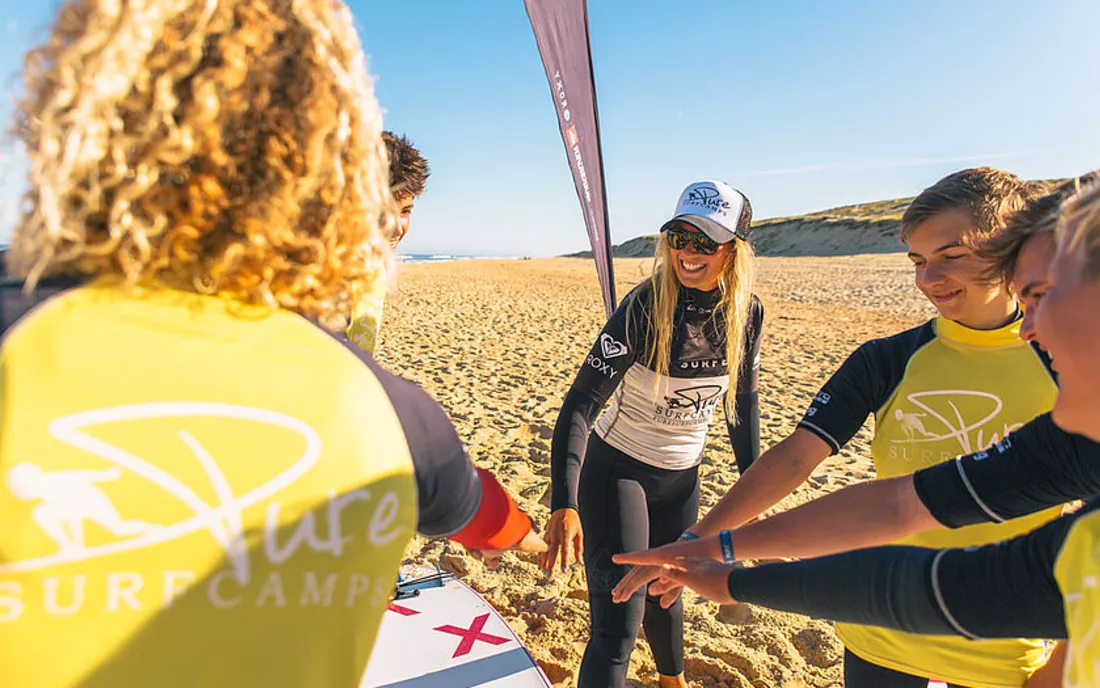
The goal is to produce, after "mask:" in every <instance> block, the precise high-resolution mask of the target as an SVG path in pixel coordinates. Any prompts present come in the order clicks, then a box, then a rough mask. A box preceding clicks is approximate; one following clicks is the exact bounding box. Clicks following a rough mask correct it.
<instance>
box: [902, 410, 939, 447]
mask: <svg viewBox="0 0 1100 688" xmlns="http://www.w3.org/2000/svg"><path fill="white" fill-rule="evenodd" d="M927 415H928V414H926V413H905V412H904V411H902V410H901V409H897V410H895V411H894V418H896V419H897V421H898V424H899V425H901V429H902V431H903V432H904V433H905V438H906V439H908V440H909V441H912V440H914V439H916V436H917V433H920V436H921V437H934V436H935V435H933V434H932V433H930V432H928V431H927V430H925V429H924V423H923V422H921V418H924V417H925V416H927Z"/></svg>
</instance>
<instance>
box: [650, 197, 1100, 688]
mask: <svg viewBox="0 0 1100 688" xmlns="http://www.w3.org/2000/svg"><path fill="white" fill-rule="evenodd" d="M1057 234H1058V237H1057V244H1056V248H1055V252H1054V255H1053V258H1052V260H1051V261H1050V262H1049V267H1048V270H1047V277H1046V280H1045V287H1044V295H1043V297H1042V298H1041V299H1040V300H1039V301H1038V302H1037V304H1036V307H1035V309H1034V310H1035V316H1034V328H1035V329H1034V332H1035V336H1036V338H1037V340H1038V341H1039V342H1040V343H1041V344H1042V346H1043V347H1044V348H1045V349H1046V350H1047V351H1049V352H1050V355H1051V358H1052V360H1053V362H1054V367H1055V369H1056V371H1057V372H1058V374H1059V381H1060V387H1059V392H1058V398H1057V400H1056V401H1055V403H1054V407H1053V409H1052V411H1051V414H1050V417H1051V418H1052V419H1053V422H1054V424H1055V425H1056V426H1057V429H1058V431H1059V432H1061V433H1063V438H1062V439H1060V440H1057V441H1055V442H1045V443H1042V444H1034V443H1031V446H1030V448H1029V449H1030V451H1031V452H1032V454H1033V456H1034V458H1035V459H1036V461H1037V462H1038V463H1039V470H1037V471H1035V475H1036V476H1037V478H1038V479H1039V480H1040V481H1045V482H1046V483H1047V488H1046V491H1049V490H1052V489H1053V490H1054V491H1060V492H1062V493H1065V492H1066V490H1067V487H1068V486H1069V485H1071V484H1072V483H1074V482H1076V481H1078V480H1080V484H1079V485H1078V493H1077V494H1078V495H1080V496H1089V497H1090V501H1089V502H1088V503H1087V504H1086V506H1085V508H1083V509H1081V510H1080V511H1077V512H1075V513H1072V514H1070V515H1067V516H1064V517H1062V518H1060V519H1058V520H1056V521H1053V522H1051V523H1049V524H1047V525H1045V526H1043V527H1041V528H1039V529H1037V530H1035V531H1033V532H1031V533H1028V534H1027V535H1023V536H1019V537H1016V538H1014V539H1011V540H1006V541H1003V542H998V543H995V544H991V545H986V546H983V547H966V548H955V549H946V550H934V549H926V548H920V547H898V546H894V547H878V548H873V549H864V550H856V551H852V552H848V553H844V554H837V555H833V556H825V557H820V558H817V559H807V560H805V561H800V562H792V563H784V564H769V565H764V566H759V567H756V568H752V569H735V568H734V567H732V566H729V565H723V564H720V563H718V562H716V561H714V560H713V559H695V558H678V559H676V560H675V561H673V562H670V563H669V564H666V565H665V566H664V567H663V568H662V569H661V571H660V574H661V576H662V578H663V579H664V581H667V582H668V583H670V584H677V585H679V586H687V587H690V588H692V589H693V590H696V591H698V592H699V593H701V594H702V595H703V596H704V597H706V598H708V599H711V600H714V601H717V602H719V603H731V602H732V601H733V600H740V601H746V602H752V603H755V604H761V605H765V606H769V607H772V608H775V609H782V610H785V611H792V612H797V613H801V614H810V615H813V616H816V617H821V618H826V619H835V620H838V621H846V622H851V623H860V624H867V625H875V626H881V627H884V628H893V629H899V630H904V631H906V632H910V633H927V634H935V635H937V636H944V635H956V636H960V637H963V638H968V639H971V640H979V639H982V638H1004V637H1012V636H1017V635H1039V636H1046V637H1052V638H1068V640H1069V643H1068V646H1069V647H1068V650H1067V652H1066V658H1065V662H1064V667H1063V672H1062V685H1063V686H1065V688H1082V687H1084V686H1096V685H1100V632H1098V628H1097V623H1098V621H1097V609H1100V585H1098V584H1097V581H1098V580H1100V498H1098V497H1097V496H1096V495H1097V491H1096V486H1095V480H1094V479H1093V478H1094V476H1095V473H1096V470H1097V469H1096V467H1095V465H1092V466H1089V465H1088V463H1089V462H1088V461H1083V460H1077V459H1074V460H1067V461H1066V462H1065V463H1064V464H1061V466H1059V464H1058V463H1057V461H1056V459H1055V458H1054V457H1051V456H1049V454H1051V453H1053V454H1059V453H1061V452H1066V451H1070V452H1072V451H1074V447H1073V445H1074V444H1076V445H1077V447H1078V448H1080V447H1081V446H1088V445H1089V444H1090V443H1091V446H1093V447H1095V446H1096V444H1097V442H1100V422H1098V419H1100V359H1098V358H1097V356H1096V354H1095V349H1096V341H1097V337H1100V185H1093V186H1092V187H1091V188H1089V189H1088V190H1086V191H1082V192H1080V193H1079V194H1078V195H1076V196H1074V197H1072V198H1070V199H1069V200H1068V201H1067V203H1066V204H1065V205H1064V207H1063V209H1062V212H1061V216H1060V219H1059V225H1058V230H1057ZM1045 434H1046V437H1047V439H1048V440H1049V439H1052V438H1054V437H1055V435H1052V434H1051V433H1050V432H1046V433H1045ZM1071 438H1074V439H1073V441H1068V440H1070V439H1071ZM1011 441H1012V443H1015V439H1012V440H1011ZM1082 443H1084V444H1082ZM1006 444H1007V443H1005V442H1002V443H1000V444H998V446H997V449H996V451H995V452H990V455H989V456H986V457H984V458H983V459H981V460H982V461H984V462H987V463H994V464H995V463H998V462H1000V458H999V457H998V456H997V454H1001V455H1003V454H1004V453H1005V452H1008V451H1010V450H1009V448H1008V447H1007V446H1005V445H1006ZM1067 458H1068V457H1067ZM1088 458H1089V459H1091V463H1093V464H1095V463H1096V462H1097V461H1100V457H1098V456H1097V455H1096V453H1095V452H1091V454H1090V456H1089V457H1088ZM958 465H959V466H960V467H961V466H962V465H964V464H962V463H959V464H958ZM972 465H973V464H972ZM1010 467H1011V464H1010ZM1059 468H1061V470H1060V471H1059V470H1058V469H1059ZM1049 469H1055V471H1056V472H1058V474H1057V475H1052V476H1049V477H1048V476H1042V477H1040V473H1041V472H1042V471H1044V470H1049ZM996 473H997V471H996V470H989V469H983V470H981V471H977V472H973V477H975V478H978V479H979V480H978V481H977V482H976V483H975V484H974V485H973V487H974V488H975V489H974V490H973V492H972V494H971V497H977V495H979V494H981V495H983V496H991V497H993V498H994V504H993V506H996V507H1003V506H1004V505H1011V504H1012V502H1011V501H1010V500H1011V499H1012V498H1013V495H1012V493H1014V492H1015V493H1016V495H1015V503H1016V508H1019V507H1020V506H1022V505H1023V504H1025V503H1026V502H1032V503H1035V502H1036V501H1039V500H1041V499H1043V497H1042V496H1041V495H1042V494H1043V492H1044V490H1043V489H1042V488H1040V489H1038V490H1035V489H1034V488H1032V487H1030V486H1026V485H1024V484H1023V483H1022V481H1020V480H1018V479H1017V478H1018V477H1019V473H1014V474H1013V475H1011V476H1010V477H1009V481H1011V482H1015V483H1016V485H1015V487H1013V486H1012V485H1011V484H1006V481H1005V480H1004V479H999V480H998V479H997V477H996ZM1082 478H1083V479H1082ZM848 489H851V488H848ZM825 499H827V498H823V499H821V500H819V501H821V502H824V501H825ZM833 501H836V500H833ZM967 501H968V500H967V499H965V498H964V499H963V500H960V501H958V502H957V503H956V504H955V505H950V504H948V503H943V504H940V505H939V508H938V509H937V512H938V513H941V514H947V513H952V514H953V515H954V516H955V517H956V518H962V519H968V520H974V518H973V516H972V515H970V512H972V508H971V504H968V503H967ZM788 520H790V519H788ZM650 561H652V559H650ZM972 646H974V647H976V646H977V643H973V644H972Z"/></svg>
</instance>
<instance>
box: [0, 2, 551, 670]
mask: <svg viewBox="0 0 1100 688" xmlns="http://www.w3.org/2000/svg"><path fill="white" fill-rule="evenodd" d="M355 26H356V22H355V21H353V19H352V16H351V13H350V11H349V10H348V8H347V7H346V6H344V5H343V4H341V3H339V2H332V1H331V0H299V1H298V2H294V3H289V2H281V1H280V2H275V1H273V0H210V1H208V2H204V3H168V2H149V3H136V4H135V3H130V4H123V5H120V4H119V3H116V2H106V1H102V2H97V1H95V0H84V1H81V2H76V1H70V2H66V3H64V4H63V5H62V6H61V7H60V10H59V14H58V17H57V20H56V22H55V24H54V26H53V27H52V29H51V33H50V35H49V37H48V38H47V39H46V41H45V42H44V43H43V44H42V45H41V47H38V48H36V49H34V50H32V51H31V53H30V54H29V55H28V56H27V59H26V60H25V62H24V64H25V65H26V68H25V73H24V89H23V92H24V93H25V96H24V97H23V99H22V100H21V101H20V102H19V103H18V104H17V108H16V113H17V114H16V125H15V129H16V133H17V135H18V137H19V138H20V139H21V142H22V143H23V145H24V146H25V147H26V150H27V153H28V156H29V158H30V161H31V164H32V166H33V169H34V170H35V174H34V175H33V177H32V178H31V188H30V189H29V192H28V193H27V195H26V198H25V200H24V204H25V207H26V209H27V210H26V212H25V213H24V215H23V216H22V219H21V221H20V224H19V225H18V226H17V227H16V228H15V231H14V234H13V237H12V241H11V247H10V249H9V251H8V255H7V260H8V267H9V269H10V271H11V272H12V274H13V275H15V276H16V277H17V278H18V279H9V280H5V281H3V282H2V283H0V334H2V335H3V338H2V340H0V342H2V343H0V359H2V362H3V371H4V372H3V375H0V386H2V389H0V400H2V401H0V436H2V437H3V440H4V441H3V443H2V444H0V477H2V479H0V520H2V522H3V523H4V528H3V529H0V552H2V553H3V555H2V556H0V621H2V623H0V676H3V681H2V682H3V684H4V685H5V686H8V685H10V686H20V687H21V688H47V687H53V686H75V685H80V686H86V687H89V688H91V687H96V686H103V687H106V686H152V685H156V686H165V687H167V688H175V687H179V688H183V687H184V686H204V687H206V688H218V687H221V686H226V687H228V686H273V687H277V688H278V687H283V688H298V687H301V688H305V687H307V686H346V687H347V688H354V687H355V686H358V685H359V683H360V679H361V677H362V675H363V672H364V668H365V666H366V663H367V660H368V658H369V657H370V655H371V650H372V646H373V645H374V641H375V636H376V634H377V632H378V628H379V625H380V623H381V620H382V615H383V613H384V612H385V610H386V608H387V604H388V601H389V597H390V593H391V592H392V590H393V586H394V583H395V581H396V574H397V571H398V567H399V565H400V564H401V561H402V559H403V557H404V555H405V550H406V546H407V545H408V543H409V541H410V539H411V538H412V535H413V534H414V532H420V533H422V534H424V535H427V536H429V537H449V538H450V539H452V540H454V541H456V542H459V543H461V544H463V545H465V546H466V547H468V548H470V549H472V550H477V551H479V552H481V553H483V558H487V559H489V560H495V559H496V558H498V557H499V556H500V552H501V551H502V550H507V549H520V550H523V551H541V550H543V549H545V543H543V542H542V540H541V539H540V538H539V537H538V535H536V534H535V533H534V531H533V530H532V524H531V521H530V519H528V518H527V517H526V516H525V515H524V514H523V513H521V512H520V511H519V510H518V508H517V506H516V504H515V502H514V501H513V500H512V498H511V497H510V496H509V495H508V494H507V493H506V492H505V490H504V489H503V487H502V486H501V485H500V483H499V482H498V481H497V480H496V479H495V478H494V477H493V476H492V475H491V474H490V473H488V472H486V471H484V470H482V469H478V468H476V467H475V466H474V465H473V464H472V463H471V462H470V460H469V458H468V457H467V455H466V453H465V451H464V450H463V447H462V444H461V443H460V442H459V439H458V437H457V436H456V434H455V431H454V429H453V427H452V425H451V423H450V422H449V421H448V419H447V417H446V415H445V414H444V412H443V410H442V408H441V407H440V406H439V405H438V404H437V403H436V402H435V401H433V400H432V399H431V398H430V397H429V396H428V395H427V394H426V393H424V392H423V391H422V390H420V389H419V388H418V387H416V386H415V385H413V384H412V383H410V382H407V381H405V380H402V379H400V378H398V377H396V376H394V375H392V374H391V373H389V372H387V371H385V370H384V369H383V368H382V367H380V366H379V365H378V364H377V363H376V362H375V361H374V360H373V359H372V357H371V356H370V354H368V353H365V352H361V351H359V350H358V349H356V348H355V347H352V346H350V345H348V344H347V343H346V342H345V341H344V339H343V333H344V330H345V329H346V328H347V325H348V318H349V316H350V315H351V311H352V306H353V303H354V300H355V296H354V295H355V294H356V293H357V292H359V291H363V290H366V291H368V292H369V290H370V289H371V285H374V284H375V283H376V276H377V275H378V273H379V272H380V271H381V270H382V269H383V267H384V265H385V264H386V263H387V261H389V260H390V258H391V254H392V250H393V249H392V238H393V236H394V231H395V229H396V228H397V227H398V226H399V220H398V207H397V206H396V205H395V203H394V199H393V196H392V194H391V192H390V189H389V184H388V179H387V177H388V175H387V162H386V155H385V148H384V145H383V141H382V136H381V113H380V111H379V108H378V104H377V102H376V101H375V98H374V93H373V91H372V87H371V79H370V76H369V74H368V73H367V69H366V60H365V58H364V55H363V52H362V49H361V48H360V45H359V39H358V36H357V33H356V28H355ZM28 291H29V293H28Z"/></svg>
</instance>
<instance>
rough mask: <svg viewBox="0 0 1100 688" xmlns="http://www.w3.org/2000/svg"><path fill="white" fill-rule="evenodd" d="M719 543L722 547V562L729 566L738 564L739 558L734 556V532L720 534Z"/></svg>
mask: <svg viewBox="0 0 1100 688" xmlns="http://www.w3.org/2000/svg"><path fill="white" fill-rule="evenodd" d="M718 543H719V544H721V545H722V561H724V562H726V563H727V564H735V563H737V557H736V556H734V554H733V531H730V530H723V531H722V532H720V533H718Z"/></svg>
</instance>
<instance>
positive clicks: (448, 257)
mask: <svg viewBox="0 0 1100 688" xmlns="http://www.w3.org/2000/svg"><path fill="white" fill-rule="evenodd" d="M519 258H520V256H465V255H458V254H452V253H399V254H397V259H398V260H399V261H401V262H402V263H410V264H411V263H447V262H451V261H456V260H518V259H519Z"/></svg>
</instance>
